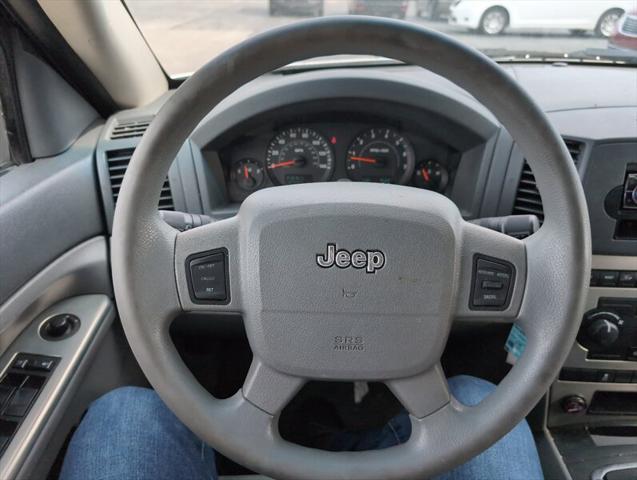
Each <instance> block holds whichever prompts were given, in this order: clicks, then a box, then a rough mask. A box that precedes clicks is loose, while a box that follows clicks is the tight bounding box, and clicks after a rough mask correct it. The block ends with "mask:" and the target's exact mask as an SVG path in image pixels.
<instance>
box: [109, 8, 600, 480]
mask: <svg viewBox="0 0 637 480" xmlns="http://www.w3.org/2000/svg"><path fill="white" fill-rule="evenodd" d="M345 53H347V54H374V55H381V56H385V57H389V58H395V59H399V60H403V61H406V62H408V63H411V64H415V65H420V66H422V67H423V68H426V69H428V70H431V71H433V72H434V73H437V74H440V75H441V76H443V77H445V78H447V79H449V80H450V81H452V82H454V83H456V84H457V85H459V86H460V87H462V88H464V89H465V90H467V91H468V92H469V93H471V94H473V95H474V96H475V97H476V98H477V99H478V101H480V102H482V103H483V104H484V105H485V106H486V107H487V108H489V109H490V110H491V112H492V113H494V115H495V116H496V117H497V118H498V120H499V121H500V122H501V123H502V125H503V126H505V127H506V128H507V129H508V131H509V133H510V134H511V135H512V137H513V138H514V139H515V141H516V142H517V144H518V145H519V147H520V148H521V150H522V151H523V152H524V153H525V156H526V158H527V160H528V162H529V164H530V165H531V167H532V168H533V170H534V173H535V176H536V180H537V182H538V187H539V190H540V192H541V194H542V198H543V201H544V205H545V211H546V218H545V223H544V225H543V227H542V229H541V230H540V231H539V232H538V233H537V234H535V235H533V236H532V237H530V238H529V239H527V240H526V241H525V242H524V245H525V248H526V252H527V255H528V257H529V258H533V259H534V261H533V263H529V265H528V269H527V272H526V291H525V292H524V298H523V300H522V303H521V306H520V311H519V320H518V321H519V323H520V324H521V325H522V326H523V327H524V328H525V330H526V332H527V336H528V346H527V349H526V351H525V354H524V355H523V356H522V358H521V359H520V361H519V362H518V363H517V364H516V366H515V367H514V368H513V370H512V371H511V373H510V374H509V375H508V376H507V377H506V378H505V379H504V380H503V381H502V382H501V384H500V385H499V386H498V388H497V390H496V392H495V393H494V394H493V395H491V396H490V397H489V398H487V399H486V400H485V401H484V402H482V403H481V404H480V405H478V406H476V407H472V408H471V409H468V408H464V407H462V406H459V405H455V404H453V405H451V407H450V408H444V409H441V411H440V412H438V414H436V415H434V416H432V417H433V418H432V419H429V420H427V419H424V420H419V419H415V418H412V425H415V426H416V427H418V425H419V422H424V421H425V420H427V427H426V429H425V428H422V429H420V430H418V428H416V430H415V431H416V432H417V434H416V435H415V436H414V435H412V437H413V438H412V439H410V442H408V444H406V445H401V446H399V447H393V448H391V449H387V450H383V451H377V452H357V453H350V452H341V453H332V452H323V451H316V450H311V449H307V448H304V447H300V446H296V445H293V444H290V443H287V442H285V441H283V440H281V439H280V438H279V436H278V433H277V431H276V428H275V427H274V426H273V421H272V418H268V415H264V412H263V411H261V410H260V409H259V408H257V407H255V406H254V405H252V404H250V403H249V402H247V401H245V399H243V397H242V395H241V392H238V394H237V395H235V396H234V397H232V398H231V399H229V400H224V401H220V400H216V399H213V398H212V397H211V396H210V395H209V394H208V393H207V392H206V391H205V390H204V389H203V388H202V387H201V386H200V385H199V384H198V383H197V381H196V380H195V378H194V377H193V375H192V374H191V372H190V371H189V370H188V369H187V368H186V366H185V365H184V364H183V362H182V361H181V359H180V357H179V355H178V353H177V351H176V350H175V347H174V345H173V344H172V342H171V340H170V338H169V336H168V334H167V326H168V325H169V324H170V322H171V321H172V319H173V318H174V317H175V316H176V315H177V314H178V313H179V312H180V301H179V298H178V295H177V292H176V289H165V288H156V287H155V285H154V284H153V281H152V280H150V281H149V279H153V278H173V279H174V278H175V276H176V271H177V267H176V265H175V260H174V252H175V244H176V240H177V232H176V231H174V230H173V229H171V228H170V227H168V226H167V225H166V224H165V223H163V222H161V220H160V219H159V216H158V214H157V201H158V199H159V194H160V190H161V185H162V183H163V181H164V178H165V176H166V173H167V172H168V169H169V167H170V165H171V163H172V161H173V159H174V158H175V156H176V154H177V152H178V150H179V148H180V147H181V146H182V144H183V143H184V141H185V140H186V139H187V136H188V135H189V133H190V132H191V131H192V130H193V129H194V128H195V127H196V125H197V124H198V123H199V121H200V120H201V119H202V118H203V117H204V116H205V115H206V114H207V113H208V112H209V111H210V110H211V109H212V108H213V107H214V106H215V105H217V104H218V103H219V102H220V101H222V100H223V99H224V98H225V97H227V96H228V95H229V94H231V93H232V92H233V91H235V90H236V89H237V88H239V87H240V86H241V85H243V84H245V83H247V82H249V81H250V80H253V79H255V78H257V77H258V76H260V75H262V74H264V73H267V72H270V71H272V70H274V69H276V68H278V67H281V66H284V65H286V64H288V63H291V62H293V61H298V60H302V59H306V58H311V57H317V56H325V55H332V54H345ZM112 247H113V249H112V255H113V256H112V267H113V281H114V287H115V296H116V299H117V303H118V308H119V312H120V317H121V319H122V323H123V325H124V329H125V332H126V335H127V337H128V339H129V342H130V345H131V348H132V350H133V352H134V354H135V356H136V358H137V360H138V362H139V364H140V366H141V368H142V370H143V371H144V372H145V374H146V375H147V377H148V380H149V381H150V383H151V385H153V387H154V388H155V389H156V390H157V392H158V393H159V395H160V396H161V397H162V399H163V400H164V401H165V402H166V403H167V405H168V406H169V407H170V408H171V409H172V410H173V411H174V412H175V414H176V415H177V416H178V417H179V418H180V419H181V420H182V421H183V422H184V423H185V424H186V425H187V426H188V427H189V428H191V430H193V431H194V432H195V433H196V434H197V435H198V436H199V437H200V438H201V439H202V440H204V441H206V442H207V443H209V444H210V445H212V446H213V447H214V448H216V449H217V450H219V451H221V452H222V453H224V454H225V455H227V456H229V457H231V458H233V459H235V460H237V461H239V462H241V463H243V464H244V465H246V466H247V467H249V468H252V469H254V470H256V471H259V472H262V473H265V474H268V475H271V476H274V477H277V478H290V479H292V478H294V479H314V480H317V479H318V480H321V479H340V478H351V479H361V480H362V479H366V480H373V479H388V480H391V479H397V478H401V479H406V478H414V479H415V478H425V477H429V476H432V475H435V474H437V473H440V472H442V471H445V470H448V469H450V468H452V467H453V466H455V465H458V464H460V463H462V462H464V461H466V460H468V459H469V458H471V457H472V456H474V455H476V454H477V453H479V452H480V451H482V450H484V449H485V448H487V447H488V446H489V445H491V444H492V443H494V442H495V441H496V440H497V439H499V438H500V437H502V436H503V435H504V434H505V433H507V432H508V431H509V430H510V429H511V428H512V427H513V426H514V425H515V424H517V423H518V422H519V421H520V420H521V419H522V418H523V417H524V416H525V415H526V414H527V413H528V411H530V409H531V408H532V407H533V405H534V404H535V403H536V402H537V401H538V400H539V399H540V398H541V396H542V395H543V394H544V393H545V392H546V390H547V389H548V387H549V386H550V383H551V382H552V380H553V379H554V376H555V374H556V368H557V367H558V366H559V365H561V364H562V363H563V361H564V359H565V358H566V355H567V354H568V351H569V350H570V348H571V345H572V342H573V341H574V339H575V336H576V333H577V328H578V322H577V321H573V320H574V319H577V318H579V316H580V315H581V312H582V310H583V306H584V298H585V292H586V288H587V283H588V278H589V271H590V255H591V247H590V232H589V224H588V213H587V208H586V204H585V200H584V194H583V191H582V187H581V184H580V181H579V178H578V176H577V172H576V170H575V168H574V166H573V164H572V161H571V160H570V156H569V154H568V152H567V150H566V147H565V145H564V144H563V142H562V140H561V138H560V136H559V135H558V133H557V132H556V131H555V130H554V128H553V127H552V126H551V124H550V122H549V121H548V119H547V118H546V116H545V115H544V113H543V112H542V111H541V110H540V108H539V107H538V106H537V105H536V104H535V103H534V102H533V100H532V99H531V98H530V97H529V96H528V95H527V94H526V93H525V92H524V90H522V88H521V87H520V86H519V85H518V84H517V83H516V82H515V81H514V79H513V78H512V77H511V76H510V75H509V74H508V73H506V72H505V71H503V70H502V69H501V68H500V67H499V66H498V65H497V64H496V63H494V62H493V61H491V60H490V59H489V58H487V57H486V56H484V55H482V54H481V53H479V52H477V51H475V50H473V49H471V48H468V47H466V46H464V45H462V44H461V43H459V42H457V41H455V40H453V39H451V38H449V37H447V36H445V35H443V34H440V33H437V32H434V31H430V30H427V29H425V28H422V27H419V26H416V25H413V24H408V23H405V22H400V21H393V20H387V19H378V18H367V17H328V18H322V19H318V20H309V21H305V22H299V23H296V24H293V25H289V26H284V27H281V28H277V29H275V30H271V31H268V32H265V33H263V34H261V35H257V36H255V37H253V38H251V39H249V40H247V41H245V42H243V43H241V44H239V45H237V46H235V47H233V48H231V49H230V50H228V51H226V52H225V53H223V54H221V55H220V56H218V57H217V58H215V59H214V60H212V61H211V62H209V63H208V64H206V65H205V66H204V67H202V68H201V69H200V70H199V71H197V72H196V73H195V74H194V75H193V76H192V77H191V78H190V79H188V80H187V81H186V82H185V83H184V84H183V85H182V86H181V87H180V88H179V89H178V90H177V91H176V92H175V93H174V95H173V96H172V97H171V98H170V99H169V100H168V101H167V102H166V104H165V105H164V106H163V107H162V109H161V111H160V112H159V113H158V115H157V116H156V117H155V119H154V121H153V122H152V124H151V126H150V127H149V129H148V131H147V132H146V134H145V136H144V137H143V138H142V140H141V142H140V144H139V146H138V147H137V149H136V150H135V153H134V155H133V158H132V160H131V163H130V165H129V168H128V171H127V173H126V176H125V179H124V182H123V185H122V189H121V192H120V197H119V199H118V203H117V208H116V212H115V218H114V226H113V237H112ZM468 410H470V411H471V414H470V415H469V414H466V412H467V411H468ZM427 418H429V417H427ZM423 424H424V423H423Z"/></svg>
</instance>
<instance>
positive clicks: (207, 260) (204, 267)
mask: <svg viewBox="0 0 637 480" xmlns="http://www.w3.org/2000/svg"><path fill="white" fill-rule="evenodd" d="M190 278H191V284H192V294H193V296H194V298H195V299H196V300H204V301H224V300H226V298H227V292H226V264H225V255H224V254H223V253H214V254H212V255H207V256H205V257H199V258H196V259H194V260H192V261H191V262H190Z"/></svg>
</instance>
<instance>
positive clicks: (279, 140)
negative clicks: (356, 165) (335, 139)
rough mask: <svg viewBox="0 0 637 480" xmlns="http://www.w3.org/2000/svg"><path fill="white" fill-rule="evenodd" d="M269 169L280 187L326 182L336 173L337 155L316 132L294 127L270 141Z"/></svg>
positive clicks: (268, 151) (268, 153)
mask: <svg viewBox="0 0 637 480" xmlns="http://www.w3.org/2000/svg"><path fill="white" fill-rule="evenodd" d="M266 168H267V170H268V174H269V175H270V178H271V179H272V182H273V183H275V184H277V185H286V184H292V183H308V182H326V181H327V180H329V179H330V177H331V176H332V172H333V171H334V154H333V152H332V148H331V147H330V144H329V143H327V140H326V139H325V138H323V136H322V135H321V134H320V133H318V132H317V131H316V130H313V129H311V128H305V127H291V128H287V129H285V130H283V131H281V132H280V133H279V134H278V135H276V136H275V137H274V138H273V139H272V140H271V141H270V144H269V145H268V150H267V152H266Z"/></svg>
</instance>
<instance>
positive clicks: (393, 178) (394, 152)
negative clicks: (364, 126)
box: [346, 128, 414, 183]
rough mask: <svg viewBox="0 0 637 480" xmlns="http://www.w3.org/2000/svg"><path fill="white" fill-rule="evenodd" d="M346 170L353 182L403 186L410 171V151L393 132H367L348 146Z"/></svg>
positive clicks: (406, 143) (412, 165)
mask: <svg viewBox="0 0 637 480" xmlns="http://www.w3.org/2000/svg"><path fill="white" fill-rule="evenodd" d="M346 169H347V175H348V176H349V178H351V179H352V180H355V181H360V182H381V183H407V181H408V180H409V178H410V177H411V174H412V172H413V171H414V149H413V148H412V146H411V143H409V141H408V140H407V139H406V138H405V137H404V136H403V135H401V134H400V133H398V132H397V131H396V130H394V129H391V128H371V129H369V130H367V131H365V132H363V133H361V134H360V135H358V136H357V137H356V138H355V139H354V141H353V142H352V144H351V145H350V147H349V150H348V151H347V160H346Z"/></svg>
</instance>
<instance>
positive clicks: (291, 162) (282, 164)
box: [269, 160, 296, 168]
mask: <svg viewBox="0 0 637 480" xmlns="http://www.w3.org/2000/svg"><path fill="white" fill-rule="evenodd" d="M295 163H296V160H287V161H285V162H279V163H273V164H272V165H270V167H269V168H279V167H291V166H292V165H294V164H295Z"/></svg>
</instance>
